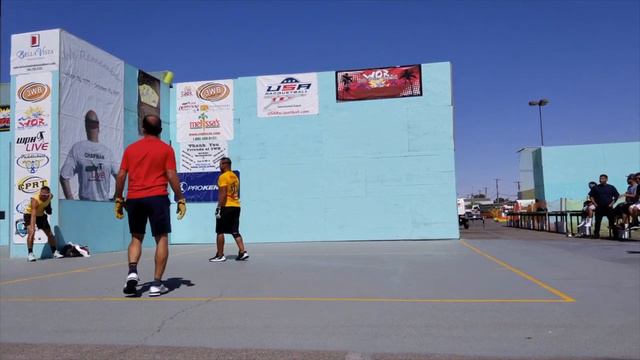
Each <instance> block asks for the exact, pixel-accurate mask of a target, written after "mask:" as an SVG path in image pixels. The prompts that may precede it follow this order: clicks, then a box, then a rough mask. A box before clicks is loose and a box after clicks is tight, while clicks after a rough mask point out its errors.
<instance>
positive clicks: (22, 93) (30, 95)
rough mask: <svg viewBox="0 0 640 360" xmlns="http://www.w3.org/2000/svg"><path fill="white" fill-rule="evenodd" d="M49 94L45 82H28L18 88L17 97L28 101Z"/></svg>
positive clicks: (49, 90) (38, 99)
mask: <svg viewBox="0 0 640 360" xmlns="http://www.w3.org/2000/svg"><path fill="white" fill-rule="evenodd" d="M49 94H51V88H50V87H49V85H47V84H41V83H37V82H30V83H28V84H24V85H22V86H21V87H20V89H18V97H19V98H20V99H22V100H24V101H28V102H38V101H42V100H44V99H46V98H47V97H48V96H49Z"/></svg>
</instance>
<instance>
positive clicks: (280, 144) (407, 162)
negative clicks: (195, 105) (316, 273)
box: [172, 63, 459, 244]
mask: <svg viewBox="0 0 640 360" xmlns="http://www.w3.org/2000/svg"><path fill="white" fill-rule="evenodd" d="M422 76H423V87H424V90H423V92H424V95H423V96H421V97H411V98H402V99H385V100H370V101H358V102H343V103H337V102H336V99H335V74H334V72H322V73H318V81H319V101H320V113H319V115H313V116H300V117H277V118H258V117H257V114H256V112H257V111H256V78H255V77H245V78H239V79H237V80H236V81H235V82H234V97H235V120H234V126H235V129H234V131H235V139H234V140H233V141H231V142H230V143H229V154H230V157H231V158H232V160H233V167H234V169H236V170H239V171H240V181H241V201H242V215H241V222H240V224H241V225H240V230H241V233H242V234H243V236H244V238H245V241H247V242H286V241H326V240H390V239H444V238H458V237H459V231H458V223H457V216H456V214H457V213H456V205H455V204H456V202H455V198H456V191H455V172H454V143H453V104H452V96H451V94H452V93H451V91H452V89H451V65H450V64H449V63H437V64H426V65H423V66H422ZM173 98H175V94H174V96H172V101H174V100H173ZM172 106H174V107H175V103H173V105H172ZM172 121H173V122H175V119H172ZM173 125H174V126H175V124H173ZM174 141H175V137H174ZM174 145H175V144H174ZM177 151H179V149H177ZM215 206H216V204H215V203H209V204H189V206H188V209H189V210H188V213H187V216H186V217H185V219H184V220H183V221H182V222H177V224H175V226H174V230H175V231H174V239H173V241H172V242H173V243H211V244H213V239H214V219H213V212H214V209H215ZM177 234H179V236H178V235H177Z"/></svg>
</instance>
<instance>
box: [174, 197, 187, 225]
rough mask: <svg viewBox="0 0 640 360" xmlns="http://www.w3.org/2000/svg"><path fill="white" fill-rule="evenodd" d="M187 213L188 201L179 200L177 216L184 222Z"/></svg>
mask: <svg viewBox="0 0 640 360" xmlns="http://www.w3.org/2000/svg"><path fill="white" fill-rule="evenodd" d="M186 213H187V201H186V200H185V199H180V200H178V208H177V209H176V214H178V220H182V218H183V217H184V214H186Z"/></svg>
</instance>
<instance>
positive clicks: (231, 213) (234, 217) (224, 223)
mask: <svg viewBox="0 0 640 360" xmlns="http://www.w3.org/2000/svg"><path fill="white" fill-rule="evenodd" d="M220 213H221V214H222V218H220V219H216V234H238V233H239V231H238V229H239V228H240V208H239V207H235V206H229V207H223V208H221V209H220Z"/></svg>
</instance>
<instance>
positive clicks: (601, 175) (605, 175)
mask: <svg viewBox="0 0 640 360" xmlns="http://www.w3.org/2000/svg"><path fill="white" fill-rule="evenodd" d="M603 176H604V177H605V178H607V179H608V178H609V177H608V176H607V174H600V177H603Z"/></svg>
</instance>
